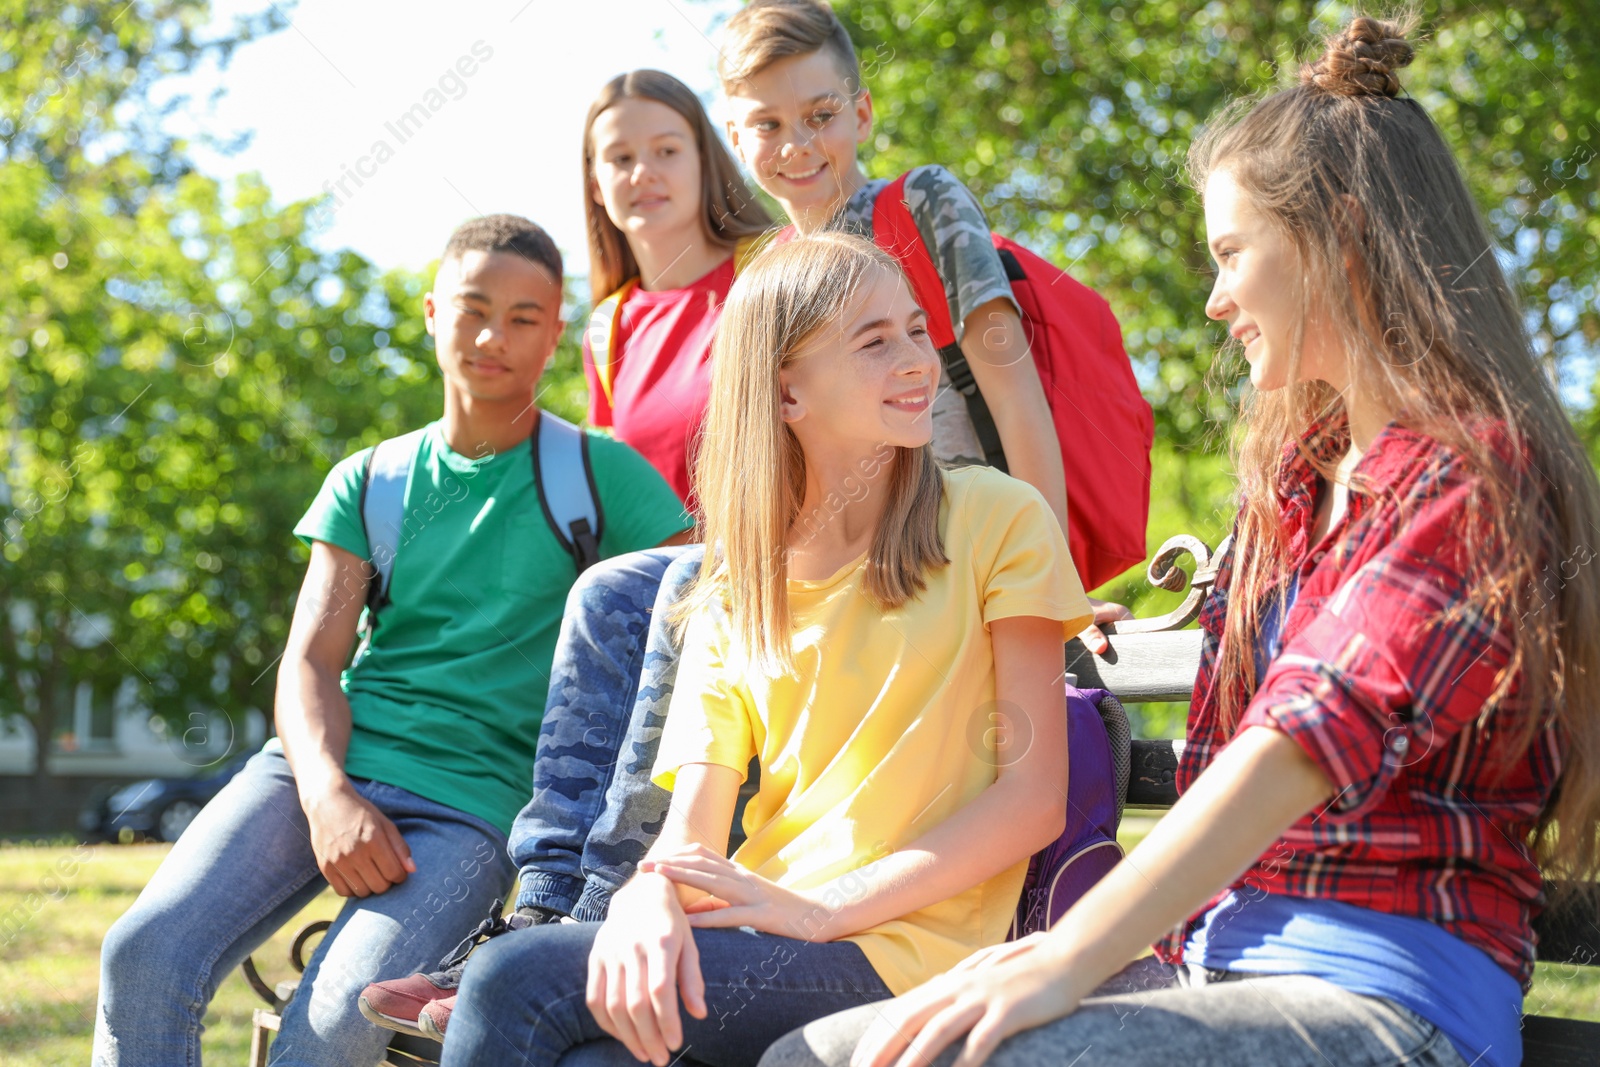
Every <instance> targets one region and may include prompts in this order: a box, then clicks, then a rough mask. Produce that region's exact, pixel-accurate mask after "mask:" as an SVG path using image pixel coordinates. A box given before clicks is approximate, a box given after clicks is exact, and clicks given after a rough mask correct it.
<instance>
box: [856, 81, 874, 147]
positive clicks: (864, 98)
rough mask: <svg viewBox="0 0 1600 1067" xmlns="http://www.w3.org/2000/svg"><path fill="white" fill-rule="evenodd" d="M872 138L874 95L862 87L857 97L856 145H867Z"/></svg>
mask: <svg viewBox="0 0 1600 1067" xmlns="http://www.w3.org/2000/svg"><path fill="white" fill-rule="evenodd" d="M871 137H872V93H871V92H869V91H868V90H867V88H866V87H865V86H862V89H861V93H860V94H859V95H858V96H857V97H856V144H866V143H867V141H868V140H870V139H871Z"/></svg>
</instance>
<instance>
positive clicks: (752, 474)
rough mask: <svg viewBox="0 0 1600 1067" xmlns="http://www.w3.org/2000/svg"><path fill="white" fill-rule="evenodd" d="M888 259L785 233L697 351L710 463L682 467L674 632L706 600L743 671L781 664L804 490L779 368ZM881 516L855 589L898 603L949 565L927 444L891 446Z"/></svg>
mask: <svg viewBox="0 0 1600 1067" xmlns="http://www.w3.org/2000/svg"><path fill="white" fill-rule="evenodd" d="M880 272H887V273H888V274H890V275H892V276H893V277H895V278H898V279H900V280H901V282H902V283H905V274H904V272H903V271H902V270H901V269H900V265H899V263H897V262H895V260H894V259H893V258H892V257H890V256H888V255H886V254H885V253H884V252H882V251H881V250H879V249H878V248H877V247H876V246H874V245H873V244H872V243H871V242H870V241H866V240H863V239H862V238H860V237H854V236H850V235H847V234H842V233H821V234H816V235H814V236H810V237H799V238H796V239H795V240H793V241H789V242H788V243H786V244H779V245H776V246H774V247H771V248H769V249H767V250H766V251H764V252H762V253H761V254H760V255H759V256H757V257H756V258H755V260H754V261H753V262H752V263H751V265H750V266H748V267H746V268H745V269H744V270H743V271H742V272H741V273H740V275H739V278H738V280H737V281H735V282H734V284H733V288H732V289H731V290H730V291H729V293H728V301H727V303H726V304H724V305H723V309H722V318H721V319H719V320H718V323H717V336H716V340H715V341H714V342H713V344H712V348H711V405H710V407H709V409H708V410H707V412H706V421H705V431H704V435H703V436H702V438H701V448H702V449H703V455H705V456H707V457H709V456H712V455H715V457H716V458H715V462H704V461H702V462H699V463H696V464H695V468H694V489H695V494H696V495H697V496H698V497H699V498H700V507H701V512H702V516H703V521H704V524H705V527H704V529H705V541H706V544H707V545H708V546H710V548H709V549H708V551H709V552H710V553H713V555H711V556H708V558H707V560H706V563H705V566H704V567H703V568H702V569H701V571H700V577H699V579H698V580H697V581H696V583H695V585H694V586H693V588H692V589H691V590H690V591H689V593H688V594H687V595H686V596H685V597H684V599H683V600H682V601H680V602H679V604H678V607H677V609H676V612H677V613H676V615H675V618H677V619H678V620H679V622H680V624H682V623H683V622H684V621H685V620H687V618H688V617H689V616H690V615H692V614H693V613H694V612H696V611H700V610H706V609H709V608H711V607H712V606H713V605H720V606H721V607H722V609H724V610H726V611H727V613H728V618H729V622H730V628H731V630H732V633H733V635H734V638H735V640H737V641H738V643H739V646H740V651H741V653H742V654H743V655H744V656H745V657H746V658H747V660H748V662H749V664H750V665H751V666H754V667H756V668H758V669H761V670H764V671H768V672H774V673H775V672H787V671H789V670H792V668H793V663H792V659H791V655H790V652H791V646H792V636H791V634H790V632H789V601H788V587H787V585H786V584H785V583H786V582H787V580H788V570H789V568H788V547H789V537H790V531H791V528H792V527H793V526H794V524H795V521H796V519H797V518H798V517H799V515H800V505H801V503H802V502H803V498H804V495H805V485H806V457H805V453H804V451H803V450H802V449H801V447H800V442H799V440H798V439H797V438H796V437H795V435H794V432H793V431H792V430H790V429H789V426H788V424H787V423H785V422H784V421H783V417H782V408H781V392H782V390H781V385H780V382H779V377H778V375H779V372H780V371H782V370H783V368H784V367H787V366H788V365H789V364H791V363H793V362H794V361H795V360H796V359H797V358H803V357H801V355H800V354H801V352H802V350H804V349H805V348H806V347H807V345H808V343H809V342H810V341H811V340H812V338H814V337H816V336H818V335H819V334H820V333H821V332H822V331H823V330H825V329H826V328H827V327H828V326H830V325H837V324H838V322H839V320H840V317H841V316H843V315H844V314H845V313H846V312H847V311H848V310H849V309H850V307H851V305H852V304H854V302H855V298H856V295H857V294H858V293H859V292H860V290H861V287H862V286H863V285H864V284H867V283H870V282H871V281H872V280H873V279H874V278H876V277H878V276H879V273H880ZM888 463H889V470H888V471H887V473H884V474H880V475H878V477H880V478H884V479H886V480H885V482H884V491H886V492H887V493H888V494H889V495H888V498H887V503H886V506H885V509H884V513H883V519H882V521H881V522H880V523H879V525H878V529H877V532H876V533H875V534H874V535H873V539H872V547H871V548H870V549H869V550H868V553H867V572H866V581H865V586H866V593H867V596H868V597H869V598H870V599H871V600H872V601H873V602H874V603H876V604H877V605H878V606H879V607H880V608H882V609H884V610H888V609H890V608H894V607H898V606H900V605H901V604H904V603H905V602H906V601H908V600H910V599H911V598H912V597H914V596H916V595H917V593H919V592H920V591H921V590H922V589H924V588H925V587H926V585H927V581H926V578H925V575H926V574H927V572H928V571H929V570H930V569H931V568H934V567H941V566H943V565H944V564H946V563H948V562H949V560H948V558H947V557H946V556H945V554H944V545H943V542H942V540H941V538H940V536H939V504H940V502H941V500H942V499H943V495H944V485H943V482H942V480H941V479H940V477H939V468H938V464H937V462H936V461H935V460H934V457H933V446H932V445H931V444H927V445H923V446H922V447H920V448H899V447H896V448H895V449H894V455H893V457H892V458H891V459H890V460H889V461H888Z"/></svg>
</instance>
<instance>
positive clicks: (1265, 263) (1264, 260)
mask: <svg viewBox="0 0 1600 1067" xmlns="http://www.w3.org/2000/svg"><path fill="white" fill-rule="evenodd" d="M1205 210H1206V239H1207V244H1208V245H1209V246H1210V249H1211V257H1212V259H1213V260H1215V261H1216V264H1217V279H1216V282H1215V283H1214V284H1213V285H1212V287H1211V296H1210V298H1209V299H1207V300H1206V315H1207V316H1208V317H1210V318H1213V319H1218V320H1221V321H1223V322H1226V323H1227V324H1228V332H1229V333H1230V334H1232V335H1233V337H1234V338H1235V339H1236V340H1238V341H1239V342H1240V343H1241V344H1243V345H1244V358H1245V360H1246V361H1247V362H1248V363H1249V364H1250V383H1251V384H1252V385H1254V386H1255V387H1256V388H1257V389H1260V390H1263V391H1267V390H1273V389H1281V388H1283V387H1284V386H1286V385H1288V384H1290V364H1291V362H1292V359H1291V356H1292V349H1293V346H1294V333H1295V328H1296V326H1297V325H1299V324H1300V323H1301V319H1302V318H1303V317H1304V316H1305V307H1304V303H1303V300H1302V295H1301V293H1300V292H1299V288H1300V287H1299V285H1298V284H1297V283H1296V279H1298V278H1301V277H1303V276H1304V273H1305V271H1304V269H1303V267H1302V265H1301V261H1300V253H1299V251H1298V250H1297V249H1296V248H1295V247H1294V245H1293V244H1291V243H1290V241H1289V239H1288V238H1287V237H1286V236H1284V234H1283V233H1282V231H1281V230H1279V229H1278V228H1277V227H1275V226H1273V225H1272V224H1271V222H1270V221H1269V220H1268V219H1266V218H1265V217H1263V216H1262V215H1261V213H1260V212H1258V211H1256V210H1255V208H1254V207H1253V206H1252V205H1251V204H1250V202H1249V200H1248V199H1247V197H1246V196H1245V194H1244V192H1243V191H1242V190H1241V189H1240V188H1239V183H1238V182H1237V181H1236V180H1235V179H1234V177H1233V175H1232V174H1231V173H1229V172H1228V171H1227V170H1216V171H1213V172H1212V173H1211V176H1210V177H1209V178H1207V180H1206V188H1205ZM1313 306H1315V304H1314V303H1313ZM1319 320H1320V321H1322V322H1323V323H1325V322H1326V318H1325V316H1316V315H1313V316H1312V317H1310V318H1308V319H1306V321H1305V329H1304V334H1303V336H1302V339H1301V345H1300V360H1299V367H1298V371H1297V373H1296V374H1295V376H1294V378H1295V380H1296V381H1324V382H1327V383H1328V384H1330V385H1332V386H1333V387H1334V388H1336V389H1343V388H1344V386H1345V377H1346V371H1345V367H1344V365H1343V361H1342V360H1340V359H1338V358H1336V357H1335V355H1334V352H1335V351H1336V346H1335V345H1333V344H1332V342H1331V331H1330V330H1328V329H1327V328H1326V326H1325V325H1324V326H1323V327H1322V328H1318V326H1317V323H1318V321H1319Z"/></svg>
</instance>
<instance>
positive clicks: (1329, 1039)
mask: <svg viewBox="0 0 1600 1067" xmlns="http://www.w3.org/2000/svg"><path fill="white" fill-rule="evenodd" d="M877 1018H878V1013H877V1012H876V1011H872V1010H870V1009H869V1010H862V1009H856V1010H852V1011H848V1012H844V1013H842V1014H839V1015H836V1016H832V1017H830V1018H826V1019H819V1020H817V1021H816V1022H813V1023H811V1024H810V1025H808V1026H805V1027H804V1028H802V1029H799V1030H796V1031H795V1032H794V1033H792V1034H790V1035H789V1036H787V1037H785V1038H784V1039H783V1040H782V1041H779V1042H778V1043H777V1044H775V1045H773V1047H772V1050H771V1051H770V1052H768V1053H767V1055H766V1057H765V1058H764V1059H762V1061H761V1067H849V1064H850V1054H851V1053H852V1052H853V1051H854V1050H855V1047H856V1044H857V1043H858V1042H859V1041H860V1040H861V1037H862V1035H864V1034H865V1033H866V1032H867V1028H868V1027H869V1026H871V1025H872V1024H873V1022H874V1021H875V1020H876V1019H877ZM962 1040H964V1039H962ZM962 1040H957V1041H956V1042H955V1043H954V1045H953V1046H952V1047H951V1048H948V1049H946V1050H945V1051H944V1052H943V1053H941V1054H940V1055H939V1056H938V1057H936V1058H935V1059H934V1060H933V1061H932V1063H931V1064H929V1065H928V1067H949V1065H950V1063H951V1062H952V1061H953V1060H954V1059H955V1057H956V1055H957V1054H959V1053H960V1051H961V1048H962ZM1169 1061H1176V1062H1179V1063H1183V1064H1185V1065H1192V1067H1328V1065H1330V1064H1364V1065H1368V1067H1381V1065H1388V1064H1394V1065H1400V1064H1404V1065H1406V1067H1466V1061H1465V1060H1463V1059H1462V1058H1461V1054H1460V1053H1458V1052H1457V1051H1456V1050H1455V1046H1453V1045H1452V1044H1450V1041H1449V1039H1448V1038H1446V1037H1445V1036H1444V1034H1443V1033H1441V1032H1440V1030H1439V1028H1438V1027H1437V1026H1434V1025H1433V1024H1432V1023H1430V1022H1428V1021H1427V1020H1426V1019H1423V1018H1422V1017H1421V1016H1419V1015H1417V1014H1416V1013H1415V1012H1412V1011H1410V1010H1408V1009H1406V1008H1404V1007H1401V1006H1400V1005H1399V1004H1396V1003H1394V1002H1393V1001H1390V1000H1385V999H1383V998H1382V997H1367V996H1362V995H1361V994H1359V993H1351V992H1349V991H1348V990H1344V989H1340V988H1339V987H1338V986H1336V985H1334V984H1332V983H1331V982H1325V981H1323V980H1322V979H1321V978H1312V977H1310V976H1308V975H1298V974H1291V975H1241V974H1238V973H1235V972H1229V971H1215V972H1207V971H1205V970H1203V969H1201V968H1188V967H1177V966H1172V965H1170V964H1164V963H1161V962H1159V961H1158V960H1156V959H1155V958H1154V957H1150V956H1146V957H1145V958H1144V959H1141V960H1136V961H1134V962H1133V963H1131V964H1129V965H1128V966H1127V967H1126V968H1124V969H1123V971H1122V973H1121V974H1118V975H1116V976H1114V977H1113V978H1111V979H1110V980H1109V981H1108V982H1106V983H1105V984H1104V985H1102V986H1101V987H1100V988H1099V989H1097V990H1095V992H1094V995H1093V996H1091V997H1089V998H1087V999H1086V1000H1084V1002H1083V1003H1082V1005H1080V1006H1079V1008H1078V1010H1077V1011H1075V1012H1073V1013H1072V1014H1071V1015H1067V1016H1064V1017H1063V1018H1060V1019H1056V1020H1054V1021H1052V1022H1048V1023H1045V1024H1044V1025H1043V1026H1038V1027H1034V1028H1033V1029H1030V1030H1023V1031H1022V1032H1021V1033H1018V1034H1015V1035H1013V1036H1011V1037H1009V1038H1007V1039H1006V1040H1004V1041H1002V1042H1001V1043H1000V1045H999V1046H998V1047H997V1048H996V1049H995V1050H994V1053H993V1054H992V1055H991V1056H990V1057H989V1060H988V1065H990V1067H1066V1065H1068V1064H1077V1065H1079V1067H1135V1065H1142V1064H1148V1063H1166V1062H1169Z"/></svg>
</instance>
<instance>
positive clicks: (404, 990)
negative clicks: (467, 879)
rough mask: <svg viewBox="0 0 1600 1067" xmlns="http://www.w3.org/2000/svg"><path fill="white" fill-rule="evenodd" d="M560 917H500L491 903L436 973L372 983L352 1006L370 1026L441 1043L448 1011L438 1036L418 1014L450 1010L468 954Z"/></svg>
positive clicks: (543, 912) (540, 913) (542, 913)
mask: <svg viewBox="0 0 1600 1067" xmlns="http://www.w3.org/2000/svg"><path fill="white" fill-rule="evenodd" d="M560 919H561V915H560V914H559V913H558V912H553V911H550V910H549V909H547V908H519V909H518V910H517V911H516V912H515V913H513V914H512V915H511V916H509V917H508V918H504V919H502V918H501V917H500V901H498V900H497V901H495V904H494V909H493V910H492V911H491V912H490V914H489V917H488V918H487V919H485V920H483V922H481V923H479V924H478V928H477V929H476V930H474V931H472V933H470V934H468V935H467V936H466V937H465V938H464V939H463V940H462V942H461V944H459V945H457V946H456V947H455V948H454V949H453V950H452V951H451V952H450V954H449V955H447V956H445V958H444V959H442V960H440V961H439V970H437V971H428V972H423V971H418V972H417V973H416V974H413V975H411V976H409V977H406V978H391V979H389V980H388V981H384V982H373V983H372V984H371V985H369V986H367V988H365V989H363V990H362V991H361V995H360V997H359V998H357V1001H356V1005H357V1007H359V1008H360V1009H361V1014H362V1015H364V1016H366V1017H367V1019H368V1020H369V1021H370V1022H373V1023H376V1024H377V1025H379V1026H382V1027H384V1028H386V1029H389V1030H398V1031H399V1032H400V1033H402V1034H417V1035H420V1036H424V1037H433V1038H435V1040H439V1041H443V1040H444V1038H443V1037H442V1036H439V1035H442V1034H443V1033H444V1020H447V1019H449V1017H450V1009H449V1008H446V1009H444V1014H443V1015H442V1016H440V1017H439V1019H438V1034H432V1033H429V1032H428V1031H427V1028H426V1027H425V1026H423V1025H422V1024H421V1023H420V1022H419V1017H420V1016H421V1014H422V1012H423V1011H424V1010H425V1009H426V1008H427V1007H428V1006H429V1005H432V1004H437V1003H439V1002H440V1001H444V1000H448V1001H450V1003H451V1005H452V1006H453V1005H454V1003H455V998H456V989H457V987H459V986H460V985H461V973H462V971H463V970H465V969H466V965H467V957H468V956H469V955H471V953H472V950H473V949H475V948H477V947H478V945H480V944H482V943H483V942H484V941H487V940H489V939H490V938H491V937H499V936H500V935H501V934H507V933H510V932H511V931H513V930H521V929H524V928H526V927H529V926H540V925H542V924H544V923H550V922H558V921H559V920H560Z"/></svg>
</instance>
